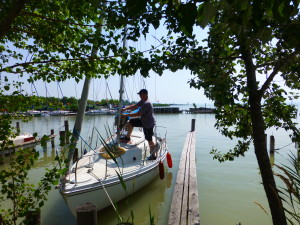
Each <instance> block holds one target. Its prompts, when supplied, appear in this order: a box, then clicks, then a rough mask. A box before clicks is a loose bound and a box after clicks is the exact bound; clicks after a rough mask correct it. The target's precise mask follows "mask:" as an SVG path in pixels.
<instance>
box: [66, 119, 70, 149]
mask: <svg viewBox="0 0 300 225" xmlns="http://www.w3.org/2000/svg"><path fill="white" fill-rule="evenodd" d="M65 132H66V134H65V135H66V144H69V143H70V138H69V137H70V134H69V133H70V131H69V121H68V120H65Z"/></svg>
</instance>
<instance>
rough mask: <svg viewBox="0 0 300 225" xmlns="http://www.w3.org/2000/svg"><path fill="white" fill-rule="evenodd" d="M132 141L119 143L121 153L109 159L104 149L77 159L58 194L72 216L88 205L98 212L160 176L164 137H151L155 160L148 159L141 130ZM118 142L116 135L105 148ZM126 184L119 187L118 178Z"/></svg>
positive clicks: (132, 136)
mask: <svg viewBox="0 0 300 225" xmlns="http://www.w3.org/2000/svg"><path fill="white" fill-rule="evenodd" d="M131 139H132V140H131V142H130V144H129V143H120V146H119V147H118V148H117V149H118V150H120V151H121V152H122V153H123V154H122V155H121V156H119V157H117V158H116V159H115V160H113V159H109V157H108V154H107V152H106V151H105V147H104V146H100V147H99V148H97V149H96V150H95V151H90V152H88V153H87V154H85V155H84V156H83V157H82V158H81V159H79V160H78V161H77V162H76V163H75V164H74V165H73V166H72V167H71V170H70V171H69V173H68V174H67V175H66V177H65V178H64V180H63V182H64V183H63V185H62V186H61V189H60V193H61V194H62V196H63V197H64V200H65V201H66V203H67V205H68V207H69V208H70V210H71V212H72V213H73V215H74V216H75V215H76V207H77V206H79V205H81V204H85V203H87V202H90V203H93V204H95V205H96V207H97V210H101V209H103V208H105V207H107V206H110V205H112V203H114V202H117V201H119V200H121V199H123V198H125V197H127V196H128V195H130V194H132V193H134V192H136V191H137V190H139V189H140V188H142V187H143V186H145V185H146V184H148V183H149V182H150V181H151V180H153V178H155V177H157V176H159V164H160V163H162V162H163V161H164V160H165V158H166V155H167V151H168V150H167V145H166V140H165V138H160V137H154V140H155V143H156V145H157V150H158V151H157V158H156V160H149V159H148V157H149V156H150V148H149V145H148V142H147V141H146V140H145V138H144V134H143V132H141V131H133V133H132V135H131ZM116 142H117V137H116V135H115V136H113V137H112V138H111V139H110V140H108V142H107V144H108V145H114V144H115V143H116ZM118 174H119V175H120V176H122V178H121V179H122V180H123V182H124V183H125V185H126V190H125V189H124V187H123V186H122V183H121V180H120V177H119V175H118Z"/></svg>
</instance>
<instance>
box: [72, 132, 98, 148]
mask: <svg viewBox="0 0 300 225" xmlns="http://www.w3.org/2000/svg"><path fill="white" fill-rule="evenodd" d="M73 132H75V133H76V135H77V136H78V137H79V138H81V140H82V141H83V142H84V143H85V144H86V145H87V146H88V147H89V148H90V149H91V150H93V151H94V152H95V153H96V151H95V150H94V149H93V148H92V147H91V146H90V145H89V144H88V143H87V142H86V141H85V140H84V139H83V138H82V137H81V135H80V134H79V133H78V132H77V131H75V130H74V131H73Z"/></svg>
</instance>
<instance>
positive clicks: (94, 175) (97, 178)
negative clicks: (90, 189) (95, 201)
mask: <svg viewBox="0 0 300 225" xmlns="http://www.w3.org/2000/svg"><path fill="white" fill-rule="evenodd" d="M90 174H91V175H92V176H93V177H94V178H95V179H96V180H98V181H100V183H101V185H102V187H103V190H104V191H105V194H106V195H107V197H108V199H109V201H110V203H111V205H112V207H113V208H114V210H115V211H116V213H117V214H118V211H117V208H116V206H115V204H114V203H113V201H112V200H111V198H110V196H109V194H108V192H107V191H106V188H105V186H104V185H103V183H102V180H101V179H100V178H99V177H97V175H96V174H94V173H93V172H90ZM118 217H119V219H120V221H122V217H121V216H120V215H119V214H118Z"/></svg>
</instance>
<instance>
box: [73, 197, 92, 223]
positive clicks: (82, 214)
mask: <svg viewBox="0 0 300 225" xmlns="http://www.w3.org/2000/svg"><path fill="white" fill-rule="evenodd" d="M76 214H77V225H97V211H96V206H95V205H94V204H92V203H89V202H88V203H86V204H84V205H80V206H78V207H77V208H76Z"/></svg>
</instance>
